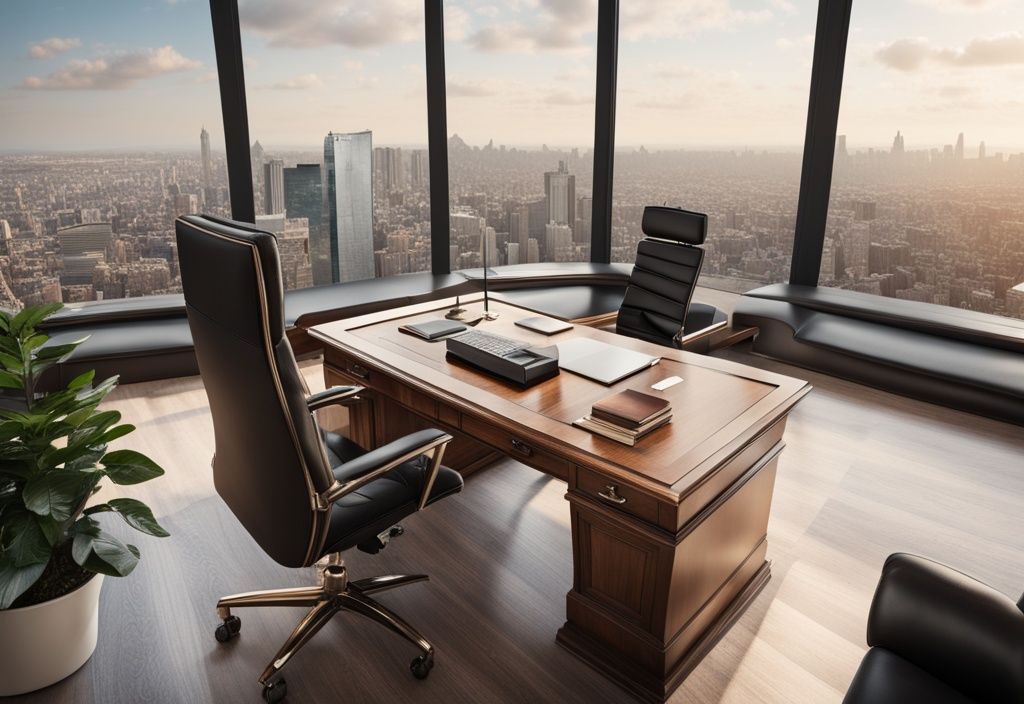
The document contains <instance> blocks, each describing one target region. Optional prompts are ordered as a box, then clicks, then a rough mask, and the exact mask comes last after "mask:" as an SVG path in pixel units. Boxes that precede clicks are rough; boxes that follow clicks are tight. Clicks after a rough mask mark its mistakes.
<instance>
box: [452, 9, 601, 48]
mask: <svg viewBox="0 0 1024 704" xmlns="http://www.w3.org/2000/svg"><path fill="white" fill-rule="evenodd" d="M447 12H449V10H446V14H447ZM527 14H529V15H530V17H531V21H530V22H521V21H509V22H499V23H496V24H492V25H489V26H486V27H482V28H481V29H478V30H477V31H475V32H473V33H472V34H470V35H469V37H468V38H467V39H466V41H467V43H468V44H469V45H470V46H472V47H473V48H475V49H477V50H479V51H487V52H518V53H530V52H534V51H564V50H578V49H582V48H584V45H583V41H582V40H583V36H584V35H585V34H587V33H588V32H594V31H595V30H596V29H597V3H596V0H539V2H538V3H537V7H536V8H533V9H532V10H531V11H530V12H529V13H527ZM446 22H447V19H446Z"/></svg>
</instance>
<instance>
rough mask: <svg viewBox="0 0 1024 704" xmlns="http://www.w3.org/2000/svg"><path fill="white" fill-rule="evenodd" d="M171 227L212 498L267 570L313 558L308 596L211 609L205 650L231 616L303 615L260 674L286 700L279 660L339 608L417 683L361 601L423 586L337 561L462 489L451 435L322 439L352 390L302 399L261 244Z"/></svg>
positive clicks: (206, 221) (248, 235) (233, 232)
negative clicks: (448, 453)
mask: <svg viewBox="0 0 1024 704" xmlns="http://www.w3.org/2000/svg"><path fill="white" fill-rule="evenodd" d="M175 230H176V232H177V240H178V256H179V259H180V264H181V278H182V287H183V289H184V292H185V304H186V308H187V311H188V321H189V327H190V328H191V330H192V338H193V341H194V344H195V350H196V357H197V359H198V362H199V370H200V373H201V375H202V378H203V383H204V384H205V386H206V393H207V396H208V397H209V402H210V411H211V412H212V414H213V428H214V435H215V439H216V452H215V454H214V459H213V477H214V484H215V486H216V489H217V493H218V494H220V496H221V498H223V499H224V501H225V503H227V505H228V507H229V508H230V509H231V510H232V511H233V512H234V514H235V516H236V517H237V518H238V520H239V521H240V522H241V523H242V525H243V526H245V528H246V530H248V531H249V534H250V535H251V536H252V537H253V538H254V539H255V540H256V542H257V543H258V544H259V546H260V547H261V548H262V549H263V551H264V552H266V553H267V555H269V556H270V557H272V558H273V559H274V560H276V561H277V562H279V563H280V564H282V565H285V566H286V567H308V566H311V565H313V564H314V563H316V562H318V561H319V560H321V559H322V558H326V566H324V568H323V569H322V571H321V583H320V584H319V585H316V586H310V587H300V588H292V589H279V590H273V591H263V592H251V593H247V594H237V595H234V596H227V597H224V598H223V599H221V600H220V601H219V602H218V603H217V613H218V615H219V616H220V618H221V619H222V621H223V623H222V624H221V625H220V626H219V627H218V628H217V631H216V636H217V640H219V641H221V642H225V641H228V640H230V639H231V638H233V637H235V636H236V635H238V633H239V628H240V625H241V623H240V621H239V619H238V617H237V616H233V615H232V614H231V609H232V608H238V607H243V606H308V607H310V610H309V612H308V613H307V614H306V616H305V617H304V618H303V619H302V621H300V622H299V625H298V626H297V627H296V628H295V630H294V631H293V632H292V634H291V635H290V636H289V637H288V640H286V641H285V643H284V645H283V646H281V649H280V650H279V651H278V652H277V654H276V655H275V656H274V658H273V660H271V662H270V664H269V665H267V667H266V669H265V670H263V672H262V674H260V676H259V683H260V684H261V685H262V686H263V697H264V699H265V700H266V701H268V702H278V701H280V700H281V699H283V698H284V696H285V694H286V692H287V690H286V688H285V683H284V680H283V679H281V677H280V675H279V674H278V673H279V671H280V670H281V668H282V667H284V665H285V663H287V662H288V660H289V659H290V658H291V657H292V656H293V655H294V654H295V652H296V651H297V650H298V649H299V648H301V647H302V646H303V645H304V644H305V643H306V642H307V641H308V640H309V639H310V638H312V636H313V635H314V634H315V633H316V632H317V631H318V630H320V628H321V627H323V626H324V624H326V623H327V622H328V621H329V620H330V619H331V617H333V616H334V614H336V613H338V612H339V611H342V610H344V611H352V612H355V613H358V614H361V615H363V616H366V617H368V618H371V619H373V620H374V621H377V622H378V623H381V624H383V625H384V626H386V627H388V628H390V629H391V630H392V631H394V632H395V633H397V634H399V635H400V636H402V637H403V638H405V639H406V640H408V641H410V642H411V643H413V644H414V645H416V647H418V648H419V649H420V650H421V651H422V654H421V655H419V656H418V657H416V658H415V659H414V660H413V661H412V665H411V668H412V671H413V674H414V675H415V676H416V677H418V678H420V679H422V678H425V677H426V676H427V675H428V674H429V673H430V669H431V667H432V666H433V658H434V650H433V647H432V646H431V645H430V643H429V642H427V640H426V639H424V638H423V636H421V635H420V634H419V633H418V632H416V630H415V629H413V628H412V627H411V626H409V625H408V624H407V623H405V621H403V620H402V619H401V618H399V617H398V616H397V615H395V614H393V613H392V612H391V611H389V610H388V609H386V608H385V607H384V606H382V605H380V604H378V603H377V602H375V601H374V600H373V599H372V598H370V595H371V594H374V593H376V592H381V591H385V590H387V589H393V588H395V587H400V586H404V585H406V584H410V583H412V582H418V581H422V580H425V579H427V576H426V575H389V576H386V577H374V578H370V579H361V580H358V581H349V579H348V574H347V572H346V570H345V565H344V561H343V560H342V559H341V553H342V551H344V550H347V549H349V548H351V547H360V548H361V549H364V550H366V551H368V552H375V551H377V550H378V549H380V548H381V547H382V546H383V545H384V544H385V543H386V542H387V540H388V538H389V537H392V536H393V535H396V534H398V533H399V532H400V529H399V528H398V527H397V526H396V524H397V522H398V521H400V520H401V519H403V518H405V517H406V516H408V515H410V514H412V513H414V512H416V511H418V510H420V509H422V508H423V507H425V506H427V505H428V504H431V503H433V502H434V501H437V500H438V499H441V498H444V497H446V496H449V495H451V494H454V493H456V492H458V491H460V490H461V489H462V478H461V477H460V476H459V474H458V473H457V472H454V471H453V470H451V469H448V468H447V467H443V466H442V465H441V458H442V455H443V453H444V449H445V446H446V445H447V443H448V442H449V441H450V440H451V439H452V438H451V436H449V435H447V434H446V433H444V432H442V431H440V430H422V431H419V432H417V433H413V434H412V435H408V436H406V437H404V438H402V439H400V440H396V441H394V442H392V443H389V444H387V445H384V446H383V447H379V448H377V449H375V450H371V451H369V452H367V451H366V450H364V449H362V448H361V447H359V446H357V445H356V444H355V443H353V442H352V441H350V440H348V439H346V438H343V437H341V436H340V435H336V434H334V433H331V432H327V431H324V430H321V429H320V427H319V426H318V424H317V421H316V418H315V417H314V414H313V412H314V411H315V410H317V409H318V408H322V407H324V406H327V405H331V404H340V405H349V404H352V403H356V402H358V400H359V392H360V391H362V388H361V387H358V386H343V387H335V388H332V389H328V390H327V391H323V392H321V393H317V394H313V395H307V392H306V388H305V385H304V382H303V379H302V376H301V374H300V373H299V369H298V366H297V365H296V363H295V357H294V356H293V354H292V349H291V346H290V344H289V342H288V338H287V337H286V335H285V330H284V317H283V313H282V309H283V292H282V284H281V271H280V266H279V261H278V253H277V241H276V239H275V238H274V236H273V235H271V234H269V233H266V232H261V231H260V230H257V229H255V228H253V227H252V226H251V225H247V224H245V223H238V222H232V221H230V220H221V219H218V218H213V217H207V216H186V217H182V218H178V220H177V221H176V222H175ZM393 527H394V528H393Z"/></svg>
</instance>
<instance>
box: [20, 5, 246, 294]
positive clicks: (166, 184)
mask: <svg viewBox="0 0 1024 704" xmlns="http://www.w3.org/2000/svg"><path fill="white" fill-rule="evenodd" d="M0 125H2V129H0V305H5V306H13V307H18V306H21V305H33V304H39V303H44V302H55V301H63V302H65V303H74V302H81V301H92V300H97V299H110V298H124V297H134V296H146V295H150V294H161V293H172V292H177V291H180V290H181V278H180V275H179V272H178V258H177V248H176V245H175V241H174V218H175V216H177V215H180V214H185V213H197V212H200V211H202V212H209V213H213V214H218V215H228V214H229V213H230V210H229V205H228V203H229V199H228V191H227V167H226V163H225V158H224V146H223V145H224V139H223V135H222V128H221V125H222V123H221V115H220V97H219V92H218V87H217V73H216V64H215V61H214V55H213V36H212V31H211V24H210V11H209V6H208V5H206V4H204V3H201V2H181V3H167V2H154V3H145V4H144V3H138V2H130V1H128V0H124V1H115V0H106V1H104V2H92V3H66V2H52V1H50V0H7V1H6V2H4V7H3V22H0Z"/></svg>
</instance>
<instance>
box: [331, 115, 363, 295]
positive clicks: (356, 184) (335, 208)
mask: <svg viewBox="0 0 1024 704" xmlns="http://www.w3.org/2000/svg"><path fill="white" fill-rule="evenodd" d="M324 180H325V183H326V186H327V228H328V230H327V231H328V237H329V240H330V249H331V280H332V281H334V282H335V283H342V282H346V281H360V280H362V279H372V278H373V271H374V267H373V133H372V132H370V131H369V130H366V131H364V132H347V133H340V132H330V133H328V135H327V136H326V137H325V138H324Z"/></svg>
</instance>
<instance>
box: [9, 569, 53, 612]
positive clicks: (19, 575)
mask: <svg viewBox="0 0 1024 704" xmlns="http://www.w3.org/2000/svg"><path fill="white" fill-rule="evenodd" d="M45 569H46V563H45V562H38V563H36V564H32V565H25V566H24V567H15V566H14V565H12V564H10V563H7V562H0V610H2V609H9V608H10V607H11V604H13V603H14V600H15V599H17V598H18V597H19V596H21V595H22V594H24V593H25V592H26V591H28V588H29V587H31V586H32V585H33V584H35V583H36V581H37V580H38V579H39V577H41V576H42V574H43V570H45Z"/></svg>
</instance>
